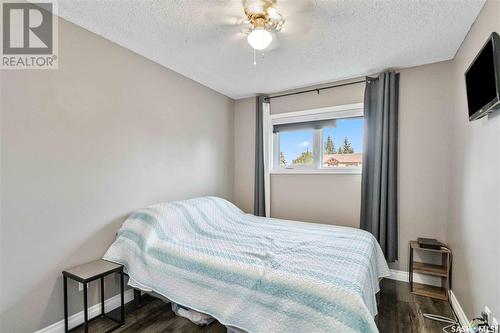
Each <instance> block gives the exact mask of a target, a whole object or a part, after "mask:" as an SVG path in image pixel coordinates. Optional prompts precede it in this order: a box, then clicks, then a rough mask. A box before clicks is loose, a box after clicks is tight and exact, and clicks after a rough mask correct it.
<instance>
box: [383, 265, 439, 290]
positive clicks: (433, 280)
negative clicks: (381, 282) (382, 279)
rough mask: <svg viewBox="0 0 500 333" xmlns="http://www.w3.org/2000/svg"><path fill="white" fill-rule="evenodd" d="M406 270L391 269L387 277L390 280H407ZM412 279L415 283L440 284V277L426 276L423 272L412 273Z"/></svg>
mask: <svg viewBox="0 0 500 333" xmlns="http://www.w3.org/2000/svg"><path fill="white" fill-rule="evenodd" d="M408 277H409V275H408V272H406V271H399V270H397V269H391V276H388V277H387V278H388V279H390V280H396V281H403V282H408ZM413 281H414V282H417V283H423V284H430V285H431V286H441V279H440V278H439V277H435V276H428V275H424V274H418V273H413Z"/></svg>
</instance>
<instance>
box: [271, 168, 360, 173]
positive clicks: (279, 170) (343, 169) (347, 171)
mask: <svg viewBox="0 0 500 333" xmlns="http://www.w3.org/2000/svg"><path fill="white" fill-rule="evenodd" d="M271 175H361V169H360V168H342V169H305V168H304V169H277V170H271Z"/></svg>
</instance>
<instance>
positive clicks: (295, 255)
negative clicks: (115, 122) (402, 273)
mask: <svg viewBox="0 0 500 333" xmlns="http://www.w3.org/2000/svg"><path fill="white" fill-rule="evenodd" d="M103 258H104V259H106V260H110V261H113V262H117V263H120V264H123V265H124V266H125V270H126V271H127V273H128V274H129V276H130V280H129V284H130V285H132V286H134V287H137V288H140V289H143V290H151V291H154V292H156V293H158V294H160V295H163V296H164V297H166V298H168V299H170V300H171V301H173V302H175V303H178V304H180V305H182V306H185V307H187V308H190V309H193V310H196V311H199V312H202V313H206V314H209V315H211V316H213V317H214V318H216V319H217V320H218V321H219V322H221V323H222V324H223V325H226V326H231V327H235V328H239V329H241V330H244V331H246V332H249V333H260V332H266V333H268V332H276V333H280V332H283V333H284V332H287V333H289V332H305V331H308V332H377V327H376V325H375V322H374V320H373V318H374V316H375V315H376V313H377V304H376V299H375V294H376V293H377V292H378V291H379V284H378V281H379V280H378V279H379V278H381V277H384V276H388V275H389V268H388V267H387V263H386V261H385V259H384V256H383V254H382V251H381V249H380V247H379V245H378V243H377V241H376V240H375V238H374V237H373V236H372V235H371V234H370V233H367V232H365V231H362V230H358V229H354V228H348V227H339V226H331V225H324V224H315V223H303V222H296V221H287V220H279V219H272V218H263V217H256V216H253V215H250V214H245V213H244V212H242V211H241V210H240V209H238V208H237V207H236V206H234V205H233V204H231V203H230V202H228V201H226V200H224V199H221V198H217V197H202V198H195V199H190V200H185V201H178V202H170V203H160V204H156V205H152V206H149V207H146V208H144V209H140V210H138V211H136V212H134V213H133V214H132V215H131V216H130V217H129V218H127V220H126V221H125V222H124V223H123V225H122V227H121V228H120V230H119V231H118V232H117V237H116V240H115V241H114V242H113V244H112V245H111V246H110V248H109V249H108V250H107V252H106V253H105V255H104V257H103Z"/></svg>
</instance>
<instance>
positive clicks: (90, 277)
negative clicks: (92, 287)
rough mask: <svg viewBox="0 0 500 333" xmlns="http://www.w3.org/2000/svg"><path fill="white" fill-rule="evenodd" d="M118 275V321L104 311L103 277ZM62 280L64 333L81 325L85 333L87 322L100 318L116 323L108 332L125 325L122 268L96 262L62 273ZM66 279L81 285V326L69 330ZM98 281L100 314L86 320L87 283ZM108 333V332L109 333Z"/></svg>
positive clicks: (87, 327)
mask: <svg viewBox="0 0 500 333" xmlns="http://www.w3.org/2000/svg"><path fill="white" fill-rule="evenodd" d="M113 273H118V274H120V296H121V303H120V305H121V306H120V310H121V316H120V319H119V320H118V319H115V318H113V317H111V316H109V315H107V314H106V312H105V311H104V277H105V276H106V275H109V274H113ZM62 274H63V280H64V330H65V332H70V331H73V330H74V329H76V328H79V327H80V326H82V325H83V327H84V331H85V333H87V332H88V331H89V322H90V321H92V320H94V319H97V318H100V317H106V318H109V319H111V320H112V321H114V322H116V323H117V324H116V326H114V327H112V328H111V329H110V330H109V331H113V330H115V329H117V328H118V327H120V326H122V325H124V324H125V307H124V286H123V274H124V273H123V266H122V265H118V264H115V263H112V262H110V261H106V260H102V259H99V260H96V261H91V262H89V263H86V264H83V265H80V266H76V267H73V268H71V269H68V270H65V271H63V272H62ZM68 278H71V279H73V280H75V281H78V282H80V283H82V284H83V318H84V321H83V324H81V325H78V326H76V327H73V328H72V329H71V330H70V329H69V328H68ZM97 279H100V280H101V314H100V315H98V316H95V317H94V318H91V319H89V318H88V303H87V283H89V282H91V281H94V280H97ZM109 331H108V332H109Z"/></svg>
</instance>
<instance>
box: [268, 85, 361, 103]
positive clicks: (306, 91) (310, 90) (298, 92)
mask: <svg viewBox="0 0 500 333" xmlns="http://www.w3.org/2000/svg"><path fill="white" fill-rule="evenodd" d="M363 82H366V79H364V80H359V81H353V82H348V83H341V84H336V85H332V86H328V87H321V88H316V89H309V90H303V91H297V92H293V93H288V94H282V95H276V96H269V97H264V101H266V102H268V101H269V100H270V99H272V98H278V97H285V96H292V95H299V94H305V93H310V92H313V91H315V92H317V93H318V94H319V92H320V90H325V89H332V88H337V87H343V86H350V85H351V84H358V83H363Z"/></svg>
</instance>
